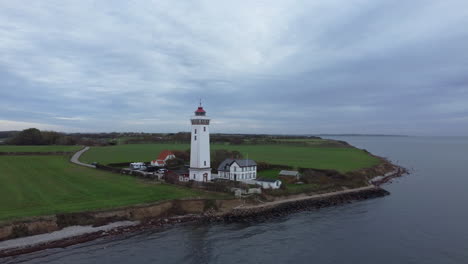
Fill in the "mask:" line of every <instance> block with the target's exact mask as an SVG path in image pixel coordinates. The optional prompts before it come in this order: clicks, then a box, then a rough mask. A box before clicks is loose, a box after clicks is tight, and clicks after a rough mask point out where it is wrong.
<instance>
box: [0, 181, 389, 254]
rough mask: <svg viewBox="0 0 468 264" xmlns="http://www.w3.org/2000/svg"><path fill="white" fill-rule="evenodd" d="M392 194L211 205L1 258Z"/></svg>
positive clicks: (361, 191)
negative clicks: (178, 226)
mask: <svg viewBox="0 0 468 264" xmlns="http://www.w3.org/2000/svg"><path fill="white" fill-rule="evenodd" d="M386 195H389V192H388V191H386V190H384V189H382V188H380V187H376V186H367V187H361V188H357V189H351V190H344V191H339V192H334V193H328V194H320V195H312V196H308V195H303V196H301V197H295V198H292V199H285V200H280V201H274V202H266V203H263V204H253V205H247V206H236V207H232V208H231V209H230V210H228V211H225V212H220V211H217V210H215V209H208V210H206V211H204V212H203V213H200V214H186V215H181V216H172V217H161V218H148V219H146V220H144V221H141V222H140V223H139V224H136V225H127V226H120V227H115V228H112V229H110V230H106V231H98V232H93V233H87V234H83V235H79V236H72V237H68V238H64V239H60V240H55V241H50V242H47V243H40V244H34V245H30V246H24V247H15V248H9V249H4V250H1V251H0V258H3V257H11V256H16V255H21V254H26V253H31V252H35V251H39V250H44V249H47V248H59V247H67V246H70V245H74V244H79V243H84V242H88V241H91V240H94V239H97V238H101V237H107V236H116V235H121V234H125V233H130V232H138V231H144V230H149V229H154V228H161V227H164V226H168V225H175V224H180V223H188V222H193V223H201V224H205V223H232V222H255V221H262V220H266V219H270V218H274V217H280V216H285V215H289V214H291V213H296V212H301V211H306V210H317V209H320V208H324V207H330V206H337V205H341V204H347V203H352V202H354V201H361V200H366V199H372V198H377V197H383V196H386Z"/></svg>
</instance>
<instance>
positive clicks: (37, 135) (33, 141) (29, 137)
mask: <svg viewBox="0 0 468 264" xmlns="http://www.w3.org/2000/svg"><path fill="white" fill-rule="evenodd" d="M12 143H13V144H15V145H42V144H43V143H44V142H43V138H42V134H41V131H40V130H39V129H37V128H28V129H25V130H23V131H21V132H20V133H18V134H17V135H16V136H15V137H14V138H13V139H12Z"/></svg>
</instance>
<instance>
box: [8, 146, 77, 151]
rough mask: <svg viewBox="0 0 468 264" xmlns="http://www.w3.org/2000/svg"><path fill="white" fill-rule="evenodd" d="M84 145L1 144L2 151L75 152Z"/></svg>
mask: <svg viewBox="0 0 468 264" xmlns="http://www.w3.org/2000/svg"><path fill="white" fill-rule="evenodd" d="M82 148H83V147H82V146H55V145H50V146H13V145H0V152H56V151H63V152H75V151H78V150H80V149H82Z"/></svg>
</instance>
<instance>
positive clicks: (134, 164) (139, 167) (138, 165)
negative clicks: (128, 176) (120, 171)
mask: <svg viewBox="0 0 468 264" xmlns="http://www.w3.org/2000/svg"><path fill="white" fill-rule="evenodd" d="M130 169H132V170H146V166H145V163H143V162H132V163H130Z"/></svg>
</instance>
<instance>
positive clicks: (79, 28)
mask: <svg viewBox="0 0 468 264" xmlns="http://www.w3.org/2000/svg"><path fill="white" fill-rule="evenodd" d="M200 99H201V100H202V103H203V106H204V108H205V110H206V111H207V114H208V115H209V116H210V117H211V118H212V122H211V126H210V129H211V132H214V133H268V134H320V133H333V134H336V133H338V134H339V133H363V134H401V135H453V136H464V135H468V1H466V0H458V1H457V0H444V1H440V0H424V1H421V0H412V1H394V0H347V1H343V0H342V1H336V0H314V1H310V0H304V1H301V0H297V1H272V0H270V1H251V0H250V1H242V0H240V1H221V0H217V1H214V0H213V1H173V0H169V1H164V0H161V1H145V0H139V1H130V0H126V1H120V0H112V1H88V0H80V1H64V0H59V1H49V0H43V1H11V0H0V130H18V129H25V128H29V127H36V128H39V129H44V130H55V131H63V132H112V131H117V132H125V131H133V132H178V131H189V129H190V122H189V118H190V116H191V115H193V112H194V111H195V110H196V108H197V106H198V103H199V101H200Z"/></svg>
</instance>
